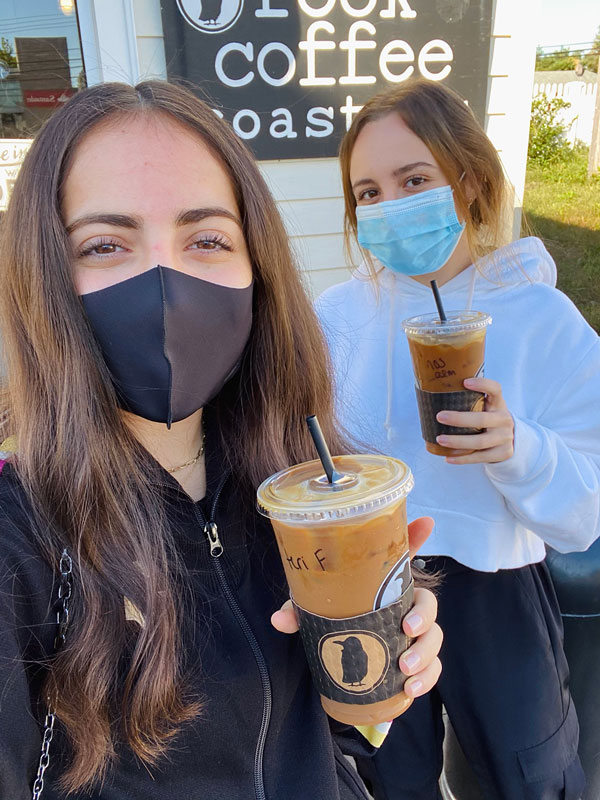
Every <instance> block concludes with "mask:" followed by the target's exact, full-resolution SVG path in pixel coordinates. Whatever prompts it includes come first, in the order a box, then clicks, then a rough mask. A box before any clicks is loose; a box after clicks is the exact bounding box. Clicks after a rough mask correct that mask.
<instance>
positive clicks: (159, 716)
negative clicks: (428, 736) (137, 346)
mask: <svg viewBox="0 0 600 800" xmlns="http://www.w3.org/2000/svg"><path fill="white" fill-rule="evenodd" d="M140 114H143V115H148V114H151V115H166V116H167V117H168V118H170V119H172V120H175V121H177V122H178V123H179V124H181V125H183V126H185V128H187V129H188V130H189V131H191V132H192V133H194V134H196V135H197V136H198V137H199V138H200V139H202V140H203V141H204V142H205V143H206V144H207V145H208V146H209V147H211V148H212V150H213V151H214V153H215V154H216V156H217V157H218V158H219V159H220V160H221V162H222V164H223V165H224V168H225V169H226V171H227V173H228V174H229V177H230V179H231V183H232V186H233V188H234V191H235V194H236V198H237V202H238V205H239V210H240V214H241V217H242V220H243V228H244V234H245V237H246V241H247V244H248V249H249V253H250V257H251V261H252V267H253V274H254V281H255V288H254V321H253V327H252V332H251V337H250V341H249V343H248V347H247V350H246V354H245V357H244V359H243V363H242V365H241V369H240V370H239V373H238V375H237V377H236V379H235V382H234V383H230V385H229V387H228V389H227V391H226V392H223V393H222V394H221V395H220V396H219V398H217V401H216V404H215V405H216V413H217V418H218V420H219V427H220V435H221V438H222V440H223V444H224V447H223V452H224V453H226V454H227V458H228V460H229V462H230V465H231V467H232V468H233V469H234V470H235V472H236V475H237V477H238V478H239V479H240V480H241V481H242V482H243V483H244V484H245V485H246V486H247V487H256V485H257V484H258V482H260V481H261V480H262V479H263V478H265V477H266V476H267V475H268V474H270V473H272V472H274V471H276V470H279V469H281V468H283V467H285V466H287V465H289V464H291V463H294V462H298V461H304V460H307V459H310V458H313V450H312V446H311V444H310V441H309V437H308V435H307V432H306V426H305V423H304V417H305V415H306V414H310V413H316V414H318V415H319V419H320V422H321V426H322V427H323V430H324V433H325V435H326V437H327V438H328V440H329V441H330V444H331V447H332V450H333V451H334V452H335V451H337V452H343V450H344V445H343V443H342V441H341V440H340V438H339V437H338V435H337V433H336V430H335V428H334V424H333V417H332V397H331V389H330V379H329V366H328V357H327V353H326V348H325V346H324V342H323V340H322V336H321V333H320V331H319V327H318V325H317V322H316V318H315V315H314V312H313V310H312V307H311V304H310V302H309V300H308V299H307V297H306V295H305V292H304V290H303V288H302V286H301V283H300V279H299V275H298V272H297V270H296V268H295V265H294V263H293V259H292V256H291V253H290V249H289V245H288V239H287V236H286V233H285V230H284V227H283V225H282V222H281V220H280V217H279V214H278V212H277V209H276V207H275V204H274V201H273V199H272V197H271V194H270V192H269V190H268V189H267V187H266V184H265V182H264V180H263V178H262V176H261V174H260V172H259V170H258V169H257V167H256V165H255V164H254V161H253V159H252V157H251V156H250V155H249V153H248V152H247V150H246V149H245V147H244V146H243V145H242V144H241V143H240V141H239V140H238V139H237V138H236V137H235V135H234V134H233V132H232V130H231V129H230V128H229V126H228V125H227V124H226V123H224V122H222V121H221V120H219V119H218V118H217V116H216V115H215V113H214V112H213V111H212V110H211V109H210V108H209V107H208V106H206V105H205V104H204V103H202V102H201V101H200V100H198V99H197V98H196V97H195V96H194V95H193V94H191V93H190V92H188V91H187V90H184V89H182V88H179V87H176V86H173V85H169V84H167V83H162V82H153V81H149V82H144V83H141V84H140V85H138V86H136V87H131V86H126V85H121V84H106V85H101V86H96V87H93V88H90V89H85V90H83V91H81V92H80V93H79V94H78V95H76V96H75V97H74V98H73V99H72V100H70V101H69V102H68V103H67V104H65V106H64V107H63V108H62V109H61V110H60V111H58V112H57V113H56V114H55V115H54V116H53V117H52V118H51V119H50V120H49V121H48V123H47V124H46V125H45V126H44V128H43V129H42V130H41V131H40V133H39V134H38V136H37V138H36V140H35V142H34V143H33V145H32V147H31V149H30V151H29V153H28V155H27V157H26V159H25V162H24V164H23V166H22V168H21V170H20V173H19V176H18V179H17V182H16V185H15V187H14V191H13V195H12V199H11V203H10V207H9V209H8V212H7V214H6V217H5V219H4V221H3V225H2V243H1V247H0V252H1V262H2V263H1V269H0V317H1V320H2V338H3V344H4V349H5V358H6V369H7V378H6V382H5V402H4V408H3V409H2V411H3V412H4V413H3V420H4V421H3V432H4V435H8V434H14V435H16V437H17V442H18V456H17V458H16V459H15V468H16V470H17V472H18V474H19V476H20V479H21V481H22V483H23V485H24V487H25V490H26V493H27V495H28V498H29V500H30V502H31V505H32V508H33V509H34V515H35V521H36V522H35V535H36V537H37V539H38V541H39V543H40V546H41V548H42V550H43V552H44V554H45V557H46V558H47V559H48V560H49V561H50V562H51V563H52V564H53V566H54V567H55V566H56V563H57V560H58V555H59V554H60V552H61V548H62V547H63V546H64V545H66V546H67V547H68V548H69V550H70V552H71V553H72V554H73V557H74V558H73V560H74V570H75V582H76V586H77V591H76V592H75V593H74V596H73V601H72V604H73V605H72V609H73V613H72V622H71V628H70V630H69V635H68V639H67V644H66V646H65V647H64V648H63V649H62V650H61V651H60V652H59V653H58V654H57V656H56V657H55V658H54V659H53V661H52V668H51V671H50V674H49V677H48V681H47V687H46V688H47V691H48V693H49V695H50V697H51V698H53V701H52V702H53V705H54V708H55V710H56V713H57V716H58V718H59V719H60V721H61V722H62V723H63V725H64V728H65V730H66V732H67V735H68V738H69V741H70V744H71V746H72V751H73V757H72V760H71V762H70V766H69V768H68V770H67V771H66V773H65V774H64V776H63V778H62V783H63V787H64V788H65V789H66V790H67V791H74V790H76V789H79V788H81V787H85V786H89V785H90V783H91V782H93V781H94V780H95V779H98V778H100V777H101V776H102V774H103V773H104V771H105V770H106V768H107V766H108V765H109V764H110V761H111V758H113V757H114V742H115V738H116V737H123V738H124V739H125V741H126V742H127V743H128V744H129V745H130V747H131V748H132V750H133V751H134V753H135V754H136V755H137V756H138V757H139V758H140V759H141V760H142V761H143V762H145V763H146V764H149V765H151V764H153V763H155V762H156V760H157V759H158V758H159V757H160V756H161V754H162V753H163V752H164V751H165V749H166V747H167V746H168V743H169V741H170V739H171V738H172V736H173V735H174V734H175V733H176V732H177V730H178V729H179V728H180V727H181V725H182V724H183V723H184V722H185V721H187V720H189V719H191V718H193V717H194V716H195V715H196V714H197V713H198V710H199V704H198V702H197V700H196V699H194V698H191V697H190V696H189V695H188V694H187V692H186V687H185V681H184V676H182V674H181V667H180V665H181V662H182V657H181V652H180V651H181V646H180V636H179V633H178V625H177V620H178V619H179V618H180V616H179V607H180V604H181V602H182V601H181V599H180V598H181V596H182V595H183V596H185V593H184V592H183V590H182V587H181V583H182V577H183V576H182V575H181V574H180V572H181V570H180V571H178V567H177V559H176V554H175V552H174V546H173V542H172V539H171V536H170V534H169V531H168V527H167V525H166V524H165V520H164V510H163V507H162V503H161V500H160V493H159V492H158V491H157V488H156V484H157V483H159V482H160V474H155V473H156V470H157V468H156V467H154V466H153V465H152V462H151V461H150V460H149V459H148V458H147V454H146V453H145V451H144V450H143V448H141V446H140V445H139V443H138V442H137V441H136V439H135V438H134V436H133V435H132V433H131V432H130V430H129V429H128V427H127V426H126V425H125V423H124V422H123V419H122V416H121V414H120V413H119V408H118V405H117V400H116V396H115V391H114V388H113V385H112V383H111V379H110V375H109V373H108V370H107V368H106V365H105V363H104V361H103V359H102V356H101V354H100V351H99V348H98V346H97V344H96V342H95V339H94V337H93V335H92V333H91V330H90V328H89V326H88V323H87V320H86V318H85V315H84V313H83V310H82V305H81V302H80V300H79V298H78V296H77V294H76V292H75V289H74V285H73V280H72V275H71V269H70V263H71V260H72V253H71V251H70V247H69V241H68V238H67V234H66V232H65V226H64V224H63V220H62V218H61V207H60V195H61V187H62V184H63V182H64V179H65V175H66V172H67V170H68V167H69V164H70V163H71V161H72V159H73V157H74V154H75V153H76V151H77V145H78V143H79V142H80V141H81V139H82V137H84V136H85V135H86V134H87V133H89V132H90V131H91V130H92V129H94V127H95V126H97V125H98V124H100V123H103V124H104V123H106V121H107V120H108V121H110V120H111V119H113V118H115V119H116V118H117V117H118V116H120V117H127V116H130V115H140ZM124 597H127V598H128V599H129V600H130V601H131V602H132V603H134V604H135V606H137V608H138V609H139V610H140V611H141V612H142V614H143V616H144V619H145V625H144V626H143V628H141V629H140V631H139V635H138V636H137V639H136V640H135V642H134V643H133V644H132V643H131V642H129V643H128V639H127V629H126V624H125V618H124V613H123V603H124ZM107 620H109V623H108V624H107ZM129 650H131V653H130V659H129V661H128V662H127V663H128V672H127V675H126V677H125V680H124V681H123V679H122V678H119V668H120V666H122V664H123V657H124V655H125V654H126V653H128V652H129Z"/></svg>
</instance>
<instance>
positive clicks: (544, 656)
mask: <svg viewBox="0 0 600 800" xmlns="http://www.w3.org/2000/svg"><path fill="white" fill-rule="evenodd" d="M427 569H428V570H439V571H440V572H441V574H442V586H441V589H440V591H439V615H438V621H439V623H440V625H441V626H442V629H443V631H444V644H443V646H442V652H441V659H442V664H443V672H442V676H441V678H440V680H439V683H438V685H437V687H436V688H435V689H434V690H433V691H432V692H430V693H429V694H428V695H425V696H424V697H420V698H418V699H417V700H415V702H414V703H413V705H412V706H411V707H410V708H409V709H408V711H407V712H406V713H405V714H403V715H402V716H401V717H399V718H398V719H396V720H395V721H394V724H393V725H392V729H391V731H390V733H389V735H388V737H387V739H386V741H385V742H384V744H383V746H382V747H381V749H380V751H379V752H378V754H377V755H376V756H375V757H374V758H373V759H364V760H361V761H360V763H359V765H358V767H359V771H360V773H361V775H363V777H364V778H365V780H366V782H367V783H368V784H370V786H371V788H372V792H373V793H374V796H375V800H437V798H438V797H439V794H438V788H437V786H438V779H439V776H440V774H441V770H442V743H443V737H444V727H443V723H442V704H443V705H444V706H445V707H446V710H447V712H448V715H449V717H450V719H451V721H452V725H453V727H454V730H455V732H456V735H457V738H458V740H459V742H460V744H461V746H462V748H463V750H464V752H465V755H466V757H467V759H468V761H469V763H470V764H471V766H472V768H473V770H474V771H475V774H476V775H477V779H478V781H479V783H480V786H481V789H482V790H483V794H484V796H485V798H486V800H578V798H579V797H580V796H581V792H582V791H583V787H584V783H585V781H584V777H583V772H582V770H581V765H580V763H579V758H578V756H577V743H578V738H579V726H578V724H577V716H576V714H575V708H574V706H573V704H572V702H571V697H570V694H569V689H568V679H569V672H568V668H567V663H566V659H565V655H564V652H563V648H562V636H563V630H562V622H561V618H560V612H559V609H558V603H557V601H556V595H555V593H554V588H553V586H552V583H551V581H550V576H549V573H548V569H547V567H546V565H545V564H544V563H541V564H534V565H531V566H528V567H523V568H521V569H513V570H501V571H499V572H496V573H487V572H476V571H475V570H471V569H468V568H467V567H464V566H462V565H461V564H458V563H457V562H456V561H454V560H452V559H450V558H442V557H438V558H429V559H427Z"/></svg>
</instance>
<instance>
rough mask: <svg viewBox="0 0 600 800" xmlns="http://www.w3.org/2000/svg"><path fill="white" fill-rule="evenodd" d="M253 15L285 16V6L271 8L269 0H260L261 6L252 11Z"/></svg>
mask: <svg viewBox="0 0 600 800" xmlns="http://www.w3.org/2000/svg"><path fill="white" fill-rule="evenodd" d="M254 16H255V17H271V18H272V17H287V16H288V10H287V8H271V0H262V7H261V8H257V9H256V11H255V12H254Z"/></svg>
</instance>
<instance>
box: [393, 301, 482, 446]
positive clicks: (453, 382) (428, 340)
mask: <svg viewBox="0 0 600 800" xmlns="http://www.w3.org/2000/svg"><path fill="white" fill-rule="evenodd" d="M446 317H447V319H446V321H445V322H440V319H439V316H438V315H437V314H422V315H421V316H419V317H411V318H410V319H406V320H404V322H403V323H402V326H403V328H404V330H405V332H406V336H407V338H408V346H409V348H410V354H411V356H412V363H413V370H414V374H415V389H416V393H417V403H418V406H419V418H420V420H421V432H422V435H423V439H424V440H425V447H426V448H427V450H428V451H429V452H430V453H434V454H435V455H438V456H453V455H467V454H468V453H472V452H473V451H472V450H455V449H453V448H451V447H442V445H440V444H438V443H437V442H436V437H437V436H439V435H441V434H460V435H465V434H474V433H481V430H480V429H478V428H459V427H454V426H452V425H443V424H442V423H441V422H438V421H437V419H436V414H438V412H440V411H482V410H483V407H484V395H483V394H481V392H473V391H470V390H468V389H465V387H464V384H463V381H464V380H465V378H480V377H483V374H484V363H485V333H486V329H487V326H488V325H489V324H490V323H491V321H492V318H491V317H490V316H489V315H488V314H484V313H483V312H481V311H450V312H448V313H447V314H446Z"/></svg>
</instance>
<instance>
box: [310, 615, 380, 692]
mask: <svg viewBox="0 0 600 800" xmlns="http://www.w3.org/2000/svg"><path fill="white" fill-rule="evenodd" d="M319 659H320V661H321V665H322V667H323V669H324V670H325V672H326V673H327V676H328V677H329V679H330V680H331V681H332V682H333V683H334V684H335V685H336V686H337V687H338V688H339V689H343V690H344V691H345V692H348V693H350V694H368V693H369V692H372V691H373V689H375V688H376V687H377V686H379V684H380V683H381V682H382V681H383V680H384V678H385V676H386V674H387V671H388V669H389V666H390V651H389V648H388V646H387V644H386V643H385V641H384V640H383V639H382V638H381V636H378V634H376V633H371V632H370V631H360V630H358V631H338V632H337V633H329V634H327V635H326V636H323V637H322V639H321V640H320V642H319Z"/></svg>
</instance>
